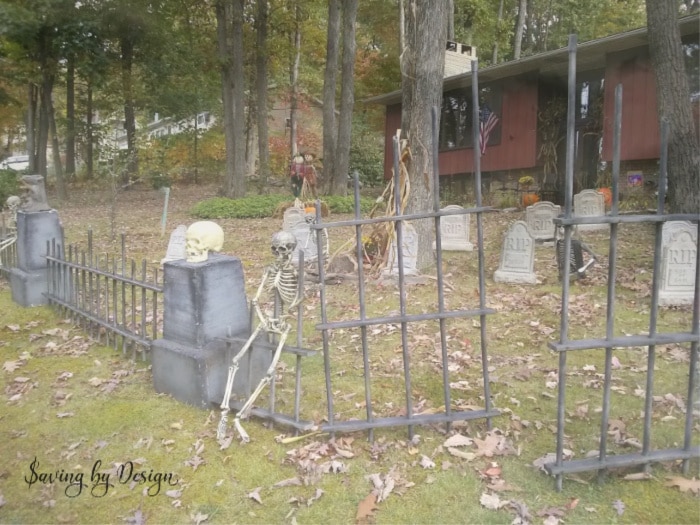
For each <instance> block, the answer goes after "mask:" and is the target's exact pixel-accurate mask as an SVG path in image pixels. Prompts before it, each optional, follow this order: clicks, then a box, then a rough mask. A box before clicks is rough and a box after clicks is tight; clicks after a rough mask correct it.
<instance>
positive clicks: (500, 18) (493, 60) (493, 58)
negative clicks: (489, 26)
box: [491, 0, 503, 66]
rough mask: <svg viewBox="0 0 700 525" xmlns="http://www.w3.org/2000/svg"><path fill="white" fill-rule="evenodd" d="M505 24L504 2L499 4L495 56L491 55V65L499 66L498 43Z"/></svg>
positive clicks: (501, 0)
mask: <svg viewBox="0 0 700 525" xmlns="http://www.w3.org/2000/svg"><path fill="white" fill-rule="evenodd" d="M502 23H503V0H500V2H499V3H498V20H497V21H496V38H494V40H493V54H492V55H491V64H492V65H494V66H495V65H496V64H498V42H499V41H500V38H501V24H502Z"/></svg>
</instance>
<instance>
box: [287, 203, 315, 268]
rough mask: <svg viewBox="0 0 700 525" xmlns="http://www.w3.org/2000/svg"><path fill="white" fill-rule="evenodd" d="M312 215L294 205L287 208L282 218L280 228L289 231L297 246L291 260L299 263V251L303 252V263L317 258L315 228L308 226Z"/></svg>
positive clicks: (296, 263)
mask: <svg viewBox="0 0 700 525" xmlns="http://www.w3.org/2000/svg"><path fill="white" fill-rule="evenodd" d="M312 221H313V216H312V215H310V214H307V213H306V212H305V211H304V210H302V209H301V208H297V207H295V206H293V207H291V208H287V209H286V210H285V212H284V218H283V220H282V229H283V230H284V231H287V232H290V233H292V234H293V235H294V237H296V239H297V247H296V250H294V254H293V255H292V262H293V263H294V264H295V265H298V264H299V252H304V264H306V263H309V262H313V261H316V260H318V245H317V244H316V230H314V229H312V228H311V227H310V224H311V222H312Z"/></svg>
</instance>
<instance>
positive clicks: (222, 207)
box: [192, 194, 374, 219]
mask: <svg viewBox="0 0 700 525" xmlns="http://www.w3.org/2000/svg"><path fill="white" fill-rule="evenodd" d="M290 200H291V198H290V196H289V195H286V194H278V195H252V196H250V197H243V198H242V199H229V198H226V197H214V198H212V199H207V200H204V201H201V202H198V203H197V204H196V205H195V206H194V208H192V215H194V216H195V217H197V218H199V219H257V218H262V217H272V216H273V215H274V214H275V210H276V209H277V207H278V206H279V205H280V204H282V203H283V202H285V201H290ZM321 200H322V201H323V202H325V203H326V205H327V206H328V208H329V209H330V211H331V213H352V212H353V210H354V199H353V197H340V196H337V195H328V196H324V197H321ZM373 204H374V201H373V200H372V199H370V198H367V197H363V198H362V199H361V200H360V208H361V210H362V212H365V213H366V212H368V211H370V210H371V209H372V205H373Z"/></svg>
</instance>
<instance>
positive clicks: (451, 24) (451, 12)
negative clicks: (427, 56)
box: [447, 0, 455, 41]
mask: <svg viewBox="0 0 700 525" xmlns="http://www.w3.org/2000/svg"><path fill="white" fill-rule="evenodd" d="M454 39H455V2H454V0H447V40H453V41H454Z"/></svg>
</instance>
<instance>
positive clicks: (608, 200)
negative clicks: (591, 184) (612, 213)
mask: <svg viewBox="0 0 700 525" xmlns="http://www.w3.org/2000/svg"><path fill="white" fill-rule="evenodd" d="M598 193H601V194H602V195H603V199H605V205H606V206H607V207H610V206H612V190H611V189H610V188H607V187H606V188H598Z"/></svg>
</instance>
